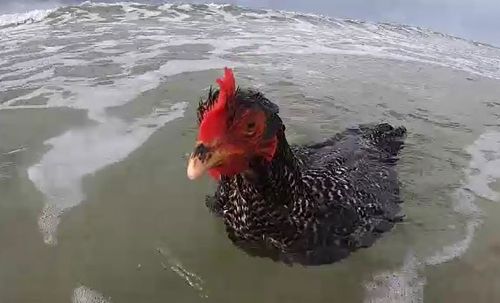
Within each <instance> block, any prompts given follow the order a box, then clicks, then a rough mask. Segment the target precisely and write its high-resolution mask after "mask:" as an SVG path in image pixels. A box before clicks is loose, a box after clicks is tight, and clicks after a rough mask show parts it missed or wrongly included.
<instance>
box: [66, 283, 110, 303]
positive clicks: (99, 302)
mask: <svg viewBox="0 0 500 303" xmlns="http://www.w3.org/2000/svg"><path fill="white" fill-rule="evenodd" d="M71 302H72V303H111V298H105V297H104V296H103V295H102V294H100V293H99V292H97V291H95V290H93V289H90V288H88V287H86V286H83V285H82V286H79V287H77V288H75V290H73V297H72V298H71Z"/></svg>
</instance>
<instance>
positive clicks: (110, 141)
mask: <svg viewBox="0 0 500 303" xmlns="http://www.w3.org/2000/svg"><path fill="white" fill-rule="evenodd" d="M185 108H186V103H177V104H175V105H173V106H172V107H171V108H170V110H169V111H168V112H166V113H164V112H161V113H160V112H154V113H152V114H151V115H149V116H147V117H143V118H141V119H137V120H136V121H135V122H134V123H132V124H127V123H125V122H124V121H122V120H120V119H116V118H106V121H105V122H104V123H101V124H98V125H93V126H88V127H86V128H82V129H76V130H69V131H67V132H65V133H64V134H62V135H61V136H59V137H55V138H52V139H49V140H48V141H47V142H46V144H48V145H50V146H51V149H50V150H49V151H48V152H47V153H46V154H44V155H43V157H42V159H41V160H40V162H39V163H38V164H35V165H33V166H31V167H30V168H29V169H28V176H29V178H30V180H31V181H32V182H33V183H34V184H35V186H36V187H37V188H38V190H40V191H41V192H42V193H43V194H44V196H45V198H46V201H47V202H46V206H45V207H44V209H43V212H42V214H41V215H40V218H39V222H38V223H39V227H40V230H41V232H42V234H43V237H44V241H45V243H47V244H56V243H57V240H56V237H55V235H56V231H57V225H58V224H59V221H60V217H61V215H62V214H63V213H64V211H66V210H67V209H69V208H71V207H74V206H76V205H78V204H79V203H81V202H82V201H83V200H84V199H85V195H84V193H83V190H82V178H83V177H85V176H87V175H89V174H92V173H95V172H97V171H98V170H100V169H102V168H103V167H105V166H107V165H110V164H112V163H116V162H119V161H122V160H123V159H125V158H126V157H127V156H128V155H129V154H130V153H131V152H133V151H134V150H135V149H137V148H138V147H139V146H141V145H142V144H143V143H144V142H145V141H146V140H147V139H148V138H149V137H150V136H151V135H152V134H153V133H154V132H155V131H156V130H157V129H159V128H160V127H162V126H163V125H165V124H166V123H167V122H169V121H172V120H174V119H177V118H180V117H182V116H183V114H184V109H185Z"/></svg>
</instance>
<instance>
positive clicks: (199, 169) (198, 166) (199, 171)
mask: <svg viewBox="0 0 500 303" xmlns="http://www.w3.org/2000/svg"><path fill="white" fill-rule="evenodd" d="M207 169H208V167H207V165H206V164H205V163H203V162H202V161H201V160H200V159H199V158H198V157H196V156H193V155H191V157H190V158H189V161H188V166H187V176H188V178H189V180H195V179H198V178H199V177H200V176H201V175H203V173H204V172H205V171H206V170H207Z"/></svg>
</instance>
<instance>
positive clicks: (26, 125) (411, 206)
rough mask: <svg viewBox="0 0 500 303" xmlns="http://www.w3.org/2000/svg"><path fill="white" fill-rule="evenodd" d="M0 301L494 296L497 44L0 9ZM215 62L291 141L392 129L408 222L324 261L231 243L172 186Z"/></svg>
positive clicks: (414, 34) (262, 23) (95, 9)
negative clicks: (275, 109)
mask: <svg viewBox="0 0 500 303" xmlns="http://www.w3.org/2000/svg"><path fill="white" fill-rule="evenodd" d="M0 41H1V43H0V193H1V198H0V243H1V246H0V302H92V303H97V302H99V303H100V302H115V303H123V302H218V303H224V302H278V301H282V302H471V301H472V300H474V301H475V302H496V301H500V290H499V289H498V287H496V285H498V283H500V276H499V275H498V273H499V272H500V261H499V260H500V259H499V258H498V256H499V255H500V240H499V238H498V234H497V230H498V228H499V227H500V224H499V223H498V220H497V217H498V216H499V215H500V181H499V179H500V122H499V121H500V85H499V84H500V49H498V48H495V47H492V46H489V45H485V44H480V43H476V42H471V41H466V40H463V39H460V38H456V37H452V36H447V35H444V34H440V33H436V32H432V31H429V30H425V29H421V28H416V27H409V26H403V25H395V24H374V23H366V22H360V21H357V20H340V19H333V18H327V17H323V16H316V15H308V14H299V13H293V12H283V11H269V10H253V9H246V8H241V7H237V6H231V5H216V4H208V5H191V4H163V5H145V4H139V3H115V4H104V3H94V2H85V3H83V4H81V5H78V6H67V7H59V8H55V9H51V10H35V11H30V12H26V13H22V14H9V15H1V16H0ZM225 66H229V67H233V68H234V69H235V73H236V77H237V79H238V82H239V84H240V85H242V86H252V87H255V88H258V89H260V90H261V91H262V92H264V93H265V94H266V95H267V96H268V97H269V98H270V99H271V100H273V101H274V102H276V103H277V104H278V105H279V106H280V110H281V116H282V118H283V119H284V121H285V123H286V125H287V132H288V136H289V138H290V141H292V142H296V143H305V142H311V141H316V140H321V139H322V138H325V137H327V136H331V135H333V134H335V133H336V132H339V131H341V130H342V129H344V128H345V127H348V126H352V125H356V124H358V123H367V122H381V121H387V122H390V123H393V124H398V125H404V126H406V127H407V128H408V130H409V136H408V139H407V144H406V147H405V149H404V151H403V152H402V154H401V160H400V163H399V166H398V169H399V173H400V180H401V184H402V193H403V197H404V200H405V203H404V210H405V212H406V215H407V218H406V220H405V222H403V223H402V224H399V225H398V226H397V227H396V228H395V229H394V230H393V231H391V232H390V233H388V234H386V235H385V236H384V237H383V238H382V239H381V240H380V241H378V242H377V243H376V244H375V245H374V246H373V247H371V248H369V249H364V250H362V251H359V252H357V253H355V254H353V255H352V256H351V257H349V258H348V259H346V260H343V261H342V262H339V263H336V264H332V265H325V266H321V267H314V268H306V267H300V266H294V267H288V266H286V265H283V264H280V263H274V262H272V261H270V260H266V259H260V258H253V257H249V256H247V255H246V254H245V253H244V252H242V251H240V250H238V249H237V248H235V247H234V246H233V245H232V244H231V243H230V241H229V240H228V239H227V238H226V237H225V234H224V228H223V226H222V223H221V222H219V221H218V219H216V218H214V217H213V216H212V215H211V214H210V213H209V212H208V210H207V209H206V208H205V205H204V197H205V195H206V194H209V193H210V192H211V191H213V190H214V184H213V182H212V181H211V180H209V179H208V178H205V179H203V180H201V181H199V182H189V181H188V180H187V178H186V177H185V165H186V163H185V162H186V160H185V155H186V153H188V152H190V150H191V148H192V145H193V142H194V137H195V135H196V114H195V108H196V105H197V102H198V100H199V98H200V97H201V96H203V95H204V94H206V92H207V88H208V87H209V85H211V84H213V83H214V80H215V78H216V77H218V76H219V75H220V74H221V71H222V68H223V67H225Z"/></svg>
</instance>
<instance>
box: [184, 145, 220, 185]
mask: <svg viewBox="0 0 500 303" xmlns="http://www.w3.org/2000/svg"><path fill="white" fill-rule="evenodd" d="M221 162H222V155H221V153H219V152H217V151H215V152H214V151H212V150H210V149H209V148H207V147H205V146H204V145H203V143H200V144H198V145H197V146H196V148H195V150H194V151H193V153H192V154H191V156H190V157H189V160H188V165H187V177H188V178H189V179H190V180H195V179H198V178H199V177H201V176H202V175H203V174H204V173H205V172H206V171H207V170H208V169H210V168H212V167H215V166H218V165H220V164H221Z"/></svg>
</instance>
